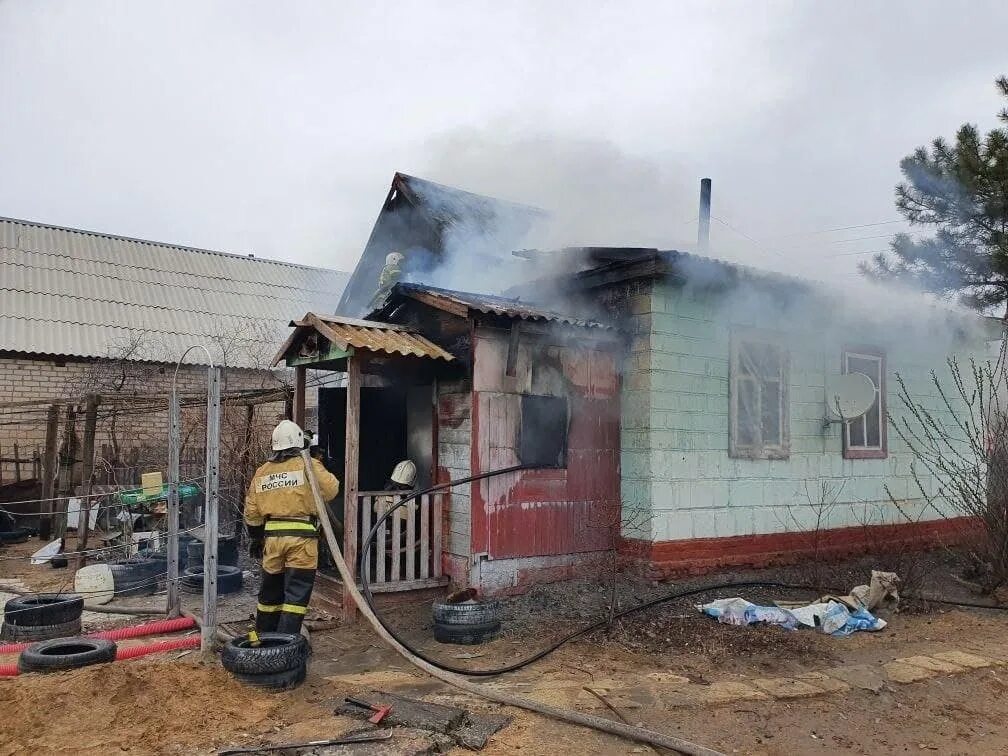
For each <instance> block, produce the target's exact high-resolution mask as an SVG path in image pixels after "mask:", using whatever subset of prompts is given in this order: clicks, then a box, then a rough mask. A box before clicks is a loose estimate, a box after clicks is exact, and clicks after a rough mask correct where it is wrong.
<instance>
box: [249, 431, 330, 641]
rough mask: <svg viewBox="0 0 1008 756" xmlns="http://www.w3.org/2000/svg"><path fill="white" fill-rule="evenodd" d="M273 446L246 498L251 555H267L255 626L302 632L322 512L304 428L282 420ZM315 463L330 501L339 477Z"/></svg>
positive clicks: (275, 432) (263, 567) (261, 628)
mask: <svg viewBox="0 0 1008 756" xmlns="http://www.w3.org/2000/svg"><path fill="white" fill-rule="evenodd" d="M272 445H273V454H272V456H271V457H270V459H269V461H268V462H267V463H266V464H264V465H262V466H261V467H260V468H259V469H258V470H256V471H255V475H254V476H253V478H252V482H251V484H250V485H249V490H248V494H247V495H246V497H245V525H246V527H247V528H248V533H249V555H250V556H252V557H253V558H258V557H260V556H261V557H262V587H261V588H260V589H259V605H258V607H257V608H256V630H257V631H259V632H281V633H298V632H300V631H301V622H302V621H303V620H304V615H305V613H306V612H307V611H308V600H309V599H310V598H311V592H312V587H313V586H314V585H315V570H316V569H317V568H318V537H319V532H318V520H317V519H316V518H317V513H318V510H317V509H316V508H315V500H314V498H313V497H312V490H311V484H310V483H309V481H308V476H307V475H306V471H305V466H304V460H303V459H302V457H301V450H302V449H303V448H304V446H305V436H304V432H303V431H302V430H301V428H299V427H298V425H297V423H293V422H291V421H290V420H282V421H281V422H280V423H279V424H278V425H277V427H276V429H275V430H274V431H273V444H272ZM311 464H312V470H313V471H314V473H315V478H316V480H318V484H319V489H320V490H321V493H322V498H323V499H324V501H325V502H329V501H331V500H332V499H334V498H335V497H336V494H338V493H339V481H338V480H337V479H336V476H335V475H333V474H332V473H331V472H329V471H328V470H326V469H325V467H323V466H322V463H321V462H319V461H318V460H317V459H314V458H313V459H312V460H311Z"/></svg>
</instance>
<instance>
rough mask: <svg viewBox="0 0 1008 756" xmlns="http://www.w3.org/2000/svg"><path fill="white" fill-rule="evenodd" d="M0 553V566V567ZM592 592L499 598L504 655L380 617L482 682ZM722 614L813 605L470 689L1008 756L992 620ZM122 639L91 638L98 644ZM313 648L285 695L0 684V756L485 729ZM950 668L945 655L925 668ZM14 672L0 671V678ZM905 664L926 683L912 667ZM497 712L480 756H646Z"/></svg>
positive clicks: (701, 729)
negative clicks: (767, 622)
mask: <svg viewBox="0 0 1008 756" xmlns="http://www.w3.org/2000/svg"><path fill="white" fill-rule="evenodd" d="M11 553H12V551H11V549H6V550H4V551H3V552H0V556H4V555H9V554H11ZM25 565H26V563H25V562H21V561H17V560H13V559H6V560H0V580H2V579H4V578H11V577H17V578H19V579H20V580H21V581H23V582H24V583H26V584H28V585H31V586H33V587H38V588H41V587H45V588H47V589H52V588H54V587H57V585H58V584H61V583H63V582H65V581H66V571H65V570H62V571H58V570H52V569H50V568H48V567H26V566H25ZM870 566H871V562H870V561H869V560H855V561H851V562H847V563H843V564H840V565H835V566H831V567H830V568H829V569H828V570H827V571H826V573H825V574H823V575H818V576H817V577H819V578H820V581H821V582H825V583H826V584H828V585H831V586H835V587H837V588H841V587H846V588H850V587H851V586H853V585H854V584H856V583H857V582H865V581H866V580H867V576H868V569H870ZM926 567H927V569H926V573H927V574H928V576H929V578H928V580H927V581H926V583H924V584H922V585H921V586H919V588H918V592H919V593H926V594H927V595H931V596H939V595H940V596H945V597H949V598H955V599H965V600H973V601H975V600H977V598H976V597H975V596H971V595H970V594H969V592H968V591H967V589H966V588H964V587H963V585H962V584H961V583H959V582H957V581H956V580H955V579H954V576H953V573H954V564H952V563H950V562H949V561H948V560H947V559H946V558H945V557H943V556H941V555H939V554H936V555H932V556H930V557H929V558H928V563H927V565H926ZM57 573H62V574H59V575H57ZM807 576H808V570H807V569H804V568H789V569H776V570H765V571H760V572H744V573H733V574H730V575H727V574H726V575H717V576H706V577H704V578H702V579H696V580H691V581H685V582H683V583H680V584H677V585H673V584H669V583H665V584H661V585H652V584H646V583H634V582H631V581H626V582H623V583H620V584H619V585H618V586H617V588H616V597H617V602H618V604H619V606H621V607H624V606H630V605H634V604H637V603H640V602H641V601H643V600H647V599H650V598H653V597H655V596H658V595H661V594H664V593H668V592H671V591H672V590H675V589H680V590H681V589H685V588H688V587H692V586H696V585H709V584H712V583H715V582H722V581H725V580H732V579H734V580H755V579H761V580H775V581H779V582H784V583H803V582H805V581H804V580H803V579H802V578H803V577H804V578H805V579H807ZM610 588H611V586H609V585H606V584H601V583H599V582H593V581H581V582H578V583H573V584H566V585H563V586H561V585H554V586H541V587H538V588H536V589H534V590H533V591H531V592H529V593H528V594H525V595H524V596H521V597H516V598H514V599H509V600H508V601H507V602H506V604H505V608H504V621H505V627H506V630H505V632H504V633H503V634H502V637H500V638H499V639H497V640H495V641H493V642H492V643H488V644H484V645H482V646H477V647H463V646H443V645H440V644H437V643H435V642H433V641H432V640H431V639H430V637H429V636H430V633H429V625H430V621H429V616H430V615H429V603H428V602H426V601H424V602H415V603H413V604H406V605H400V606H398V607H396V609H395V610H393V611H388V612H387V614H388V616H389V617H390V618H391V619H392V621H393V623H394V625H395V626H396V628H397V629H398V630H399V631H400V632H402V633H403V634H404V635H405V636H406V637H407V638H409V639H410V640H411V641H412V642H414V643H416V644H417V645H418V646H419V647H420V648H422V649H424V650H425V651H427V652H429V653H430V654H431V655H432V656H435V657H436V658H438V659H441V660H442V661H444V662H448V663H450V664H455V665H459V666H465V667H466V668H468V669H477V668H492V667H495V666H498V665H500V664H503V663H508V662H513V661H516V660H518V659H521V658H525V657H527V656H528V655H529V654H531V653H532V652H533V651H535V650H537V649H539V648H542V647H543V646H545V645H546V644H547V642H548V641H549V640H551V639H553V638H556V637H559V636H560V635H562V634H564V633H566V632H569V631H570V630H572V629H575V628H579V627H582V626H586V625H588V624H590V623H591V622H592V621H593V620H597V619H599V618H602V617H604V616H605V615H606V607H607V606H608V603H609V598H610ZM0 590H2V588H0ZM734 595H742V596H744V597H746V598H749V599H750V600H753V601H756V602H767V601H770V600H772V599H774V598H777V599H792V598H794V599H798V598H812V597H813V596H814V595H815V592H814V591H809V590H798V589H791V590H785V589H780V588H747V589H737V590H732V589H724V590H718V591H714V592H711V593H710V594H706V595H702V596H699V597H695V598H689V599H683V600H678V601H674V602H669V603H666V604H662V605H661V606H659V607H656V608H654V609H651V610H648V611H647V612H643V613H641V614H638V615H634V616H632V617H628V618H626V619H624V620H621V621H618V622H617V623H616V624H615V625H614V626H612V627H609V628H606V629H604V630H598V631H595V632H593V633H590V634H588V635H586V636H584V637H582V638H579V639H578V640H575V641H573V642H571V643H568V644H567V645H565V646H563V647H561V648H560V649H559V650H558V651H556V652H555V653H553V654H551V655H549V656H547V657H546V658H544V659H542V660H541V661H539V662H537V663H535V664H533V665H531V666H529V667H526V668H523V669H521V670H519V671H517V672H515V673H512V674H508V675H502V676H497V677H491V678H484V681H485V682H486V683H487V684H489V685H492V686H494V687H496V688H499V689H503V690H507V691H508V692H511V693H515V694H519V695H527V696H529V697H532V698H537V699H539V700H543V701H548V702H550V703H553V704H556V705H561V706H567V707H570V708H575V709H578V710H582V711H586V712H588V713H592V714H596V715H599V716H604V717H607V718H610V719H618V718H623V719H625V720H626V721H628V722H630V723H631V724H642V725H643V726H645V727H648V728H651V729H654V730H657V731H660V732H664V733H669V734H673V735H676V736H678V737H683V738H687V739H689V740H692V741H695V742H698V743H701V744H703V745H705V746H708V747H710V748H714V749H717V750H719V751H721V752H723V753H746V754H795V753H797V754H804V753H836V752H841V753H897V752H899V753H905V752H920V751H936V752H939V753H953V754H954V753H963V754H967V753H968V754H975V753H1005V752H1008V691H1006V688H1008V667H1006V666H1005V665H1004V663H1005V662H1008V646H1005V645H1004V640H1003V639H1004V637H1005V633H1006V631H1008V612H1002V611H992V610H976V609H961V608H953V607H948V606H940V605H934V604H923V603H921V602H919V601H917V602H912V601H908V602H905V611H903V612H901V613H900V614H897V615H894V616H893V617H891V618H890V624H889V626H888V627H887V628H886V629H884V630H882V631H880V632H877V633H858V634H855V635H853V636H851V637H849V638H833V637H830V636H824V635H821V634H818V633H815V632H812V631H793V632H789V631H785V630H780V629H778V628H774V627H759V628H756V627H749V628H742V627H733V626H728V625H720V624H718V623H716V622H715V621H713V620H711V619H709V618H706V617H703V616H701V615H699V614H698V613H697V612H696V610H695V609H694V608H693V603H695V602H697V601H703V600H709V599H712V598H717V597H730V596H734ZM160 600H162V599H159V598H156V597H155V599H147V601H154V602H157V601H160ZM136 601H141V600H140V599H137V600H136ZM250 607H251V597H249V596H244V597H242V600H234V601H232V602H231V603H230V604H229V605H228V611H227V612H226V615H227V617H226V618H227V619H229V620H230V621H232V622H233V623H234V624H233V626H234V627H236V628H239V627H241V626H242V625H243V623H244V622H245V619H246V617H247V616H248V613H249V611H250ZM130 621H131V620H130V618H113V619H112V620H104V619H103V620H102V626H103V627H104V626H107V625H108V624H109V623H111V622H114V623H117V624H128V623H129V622H130ZM88 629H90V628H88ZM313 648H314V653H313V656H312V660H311V664H310V671H309V678H308V680H307V681H306V683H305V684H304V685H302V686H301V687H300V688H298V689H296V690H294V691H289V692H285V693H273V694H264V693H261V692H259V691H257V690H252V689H249V688H246V687H243V686H241V685H239V684H238V683H236V682H235V681H234V680H233V679H231V678H230V676H229V675H228V674H227V673H225V672H224V671H223V670H222V669H220V668H219V666H217V665H216V664H215V663H213V662H209V663H204V662H201V661H199V658H198V656H199V655H198V653H189V654H185V655H181V654H179V653H178V652H173V653H170V654H165V655H163V656H161V657H147V658H146V659H140V660H135V661H129V662H117V663H114V664H110V665H104V666H99V667H91V668H86V669H82V670H75V671H72V672H65V673H58V674H49V675H24V676H20V677H15V678H0V711H3V712H4V717H3V720H4V721H3V726H2V728H0V756H7V754H22V753H60V754H70V753H116V752H125V753H136V754H147V753H152V754H153V753H163V754H179V753H187V754H188V753H214V752H216V750H217V749H220V748H223V747H225V746H239V745H240V746H253V745H260V744H263V743H267V742H272V743H282V742H294V741H305V740H315V739H321V738H332V737H336V736H338V735H340V734H342V733H344V732H347V731H350V730H353V729H356V728H359V727H361V725H362V723H361V721H360V720H356V719H352V718H349V717H346V716H340V715H336V714H335V713H334V712H335V710H336V708H337V706H338V705H339V704H340V703H341V702H342V699H343V697H344V696H346V695H349V694H351V693H360V692H362V691H368V690H389V691H395V692H397V693H400V694H404V695H412V696H416V697H423V698H425V699H427V700H431V701H437V702H442V703H450V704H453V705H457V706H462V707H465V708H467V709H469V710H470V711H473V712H475V713H481V712H500V711H501V708H500V707H497V706H496V705H493V704H490V703H488V702H485V701H482V700H478V699H473V698H471V697H469V696H467V695H464V694H460V693H458V692H456V691H454V690H452V689H451V688H448V687H447V686H445V685H443V684H441V683H440V682H438V681H435V680H432V679H430V678H429V677H427V676H425V675H422V674H421V673H419V672H416V671H415V670H413V669H412V668H411V667H409V666H408V665H407V664H406V663H405V662H404V661H403V660H402V659H400V658H399V657H397V656H396V655H394V654H393V653H392V652H390V651H389V650H388V649H387V648H385V647H384V646H383V644H381V642H380V641H379V640H378V639H377V637H376V636H375V635H374V634H373V633H372V632H371V631H370V630H369V629H368V628H367V627H366V626H364V625H361V624H358V625H355V626H352V627H343V628H337V629H335V630H329V631H325V632H319V633H316V634H314V635H313ZM950 653H951V654H958V655H959V656H946V657H942V656H941V655H942V654H946V655H948V654H950ZM936 654H937V655H938V656H935V655H936ZM942 658H949V659H954V660H956V662H957V663H949V662H943V661H942ZM963 659H965V660H966V661H963ZM14 660H15V657H13V656H10V657H0V664H2V663H8V662H11V661H14ZM922 664H923V665H925V667H926V666H928V665H931V667H933V668H932V669H923V668H922V667H920V666H918V665H922ZM827 683H828V685H827ZM782 687H783V690H782V689H781V688H782ZM585 688H590V689H592V690H593V691H595V693H592V692H590V691H588V690H585ZM596 694H597V695H596ZM603 699H604V700H603ZM610 707H611V708H610ZM504 711H505V713H507V714H509V715H511V716H513V717H514V721H513V722H512V723H511V724H510V725H509V726H507V727H506V728H504V729H503V730H502V731H501V732H499V733H498V734H497V735H495V736H494V737H493V739H492V740H491V741H490V744H489V745H488V747H487V748H486V749H485V750H484V751H483V753H486V754H513V753H526V754H557V753H586V752H588V753H613V754H616V753H652V752H653V750H652V749H650V748H649V747H646V746H643V745H640V744H637V743H632V742H629V741H625V740H621V739H618V738H614V737H610V736H606V735H602V734H599V733H597V732H594V731H590V730H584V729H581V728H577V727H573V726H570V725H566V724H562V723H559V722H556V721H553V720H550V719H547V718H544V717H540V716H538V715H534V714H531V713H528V712H525V711H521V710H509V709H508V710H504ZM395 742H396V743H398V745H397V746H396V747H392V748H391V750H388V748H390V746H383V747H382V748H386V750H382V749H381V748H378V747H355V748H354V749H343V750H331V751H325V752H331V753H347V754H369V753H416V752H422V746H418V747H414V746H413V745H409V744H407V743H406V741H399V740H397V741H395ZM396 749H398V750H396ZM317 752H319V753H322V752H323V751H321V750H319V751H317ZM458 752H459V753H462V752H463V751H461V750H458Z"/></svg>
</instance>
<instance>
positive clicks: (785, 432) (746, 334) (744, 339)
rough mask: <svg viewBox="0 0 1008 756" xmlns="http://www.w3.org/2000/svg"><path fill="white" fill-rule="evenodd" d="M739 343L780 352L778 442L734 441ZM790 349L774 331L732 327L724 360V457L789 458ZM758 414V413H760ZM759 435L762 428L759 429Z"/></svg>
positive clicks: (740, 345)
mask: <svg viewBox="0 0 1008 756" xmlns="http://www.w3.org/2000/svg"><path fill="white" fill-rule="evenodd" d="M743 344H757V345H759V344H763V345H766V346H773V347H775V348H776V349H778V350H779V351H780V355H781V360H780V374H779V375H780V407H779V417H778V422H779V423H780V429H781V434H780V435H781V438H780V443H779V444H766V443H763V441H762V438H761V439H760V444H759V445H758V446H751V445H743V444H740V443H739V442H738V437H739V436H738V419H739V407H738V400H739V392H738V378H739V352H740V351H741V347H742V345H743ZM790 384H791V352H790V350H789V349H788V348H787V345H786V344H785V343H784V341H783V340H782V339H781V338H780V336H779V335H777V334H771V333H767V332H763V331H757V330H752V329H746V330H735V331H733V332H732V338H731V354H730V358H729V362H728V456H729V457H732V458H733V459H778V460H781V459H789V458H790V457H791V385H790ZM760 415H761V416H762V412H761V413H760ZM760 431H761V435H762V428H760Z"/></svg>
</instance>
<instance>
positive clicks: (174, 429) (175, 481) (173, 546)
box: [165, 383, 182, 618]
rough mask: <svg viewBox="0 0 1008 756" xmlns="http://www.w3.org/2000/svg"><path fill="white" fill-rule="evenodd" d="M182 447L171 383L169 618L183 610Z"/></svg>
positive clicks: (178, 407)
mask: <svg viewBox="0 0 1008 756" xmlns="http://www.w3.org/2000/svg"><path fill="white" fill-rule="evenodd" d="M181 446H182V408H181V404H180V402H179V395H178V389H177V388H176V387H175V384H174V383H173V384H172V392H171V398H170V399H169V404H168V605H167V607H166V610H167V611H166V612H165V614H166V616H168V617H169V618H171V617H178V616H179V614H180V613H181V611H182V600H181V597H180V596H179V583H178V577H179V537H178V536H179V451H180V449H181Z"/></svg>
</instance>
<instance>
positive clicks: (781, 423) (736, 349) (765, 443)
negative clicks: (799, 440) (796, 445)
mask: <svg viewBox="0 0 1008 756" xmlns="http://www.w3.org/2000/svg"><path fill="white" fill-rule="evenodd" d="M788 362H789V360H788V353H787V351H786V350H785V349H784V348H783V347H782V346H780V345H779V344H775V343H772V342H768V341H759V340H755V339H750V338H742V339H738V340H737V341H736V342H735V343H734V344H733V348H732V356H731V417H730V423H731V428H730V433H729V453H730V454H731V456H733V457H743V458H749V459H786V458H787V456H788V454H789V452H790V448H789V442H790V438H789V437H790V433H789V426H790V415H789V412H788Z"/></svg>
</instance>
